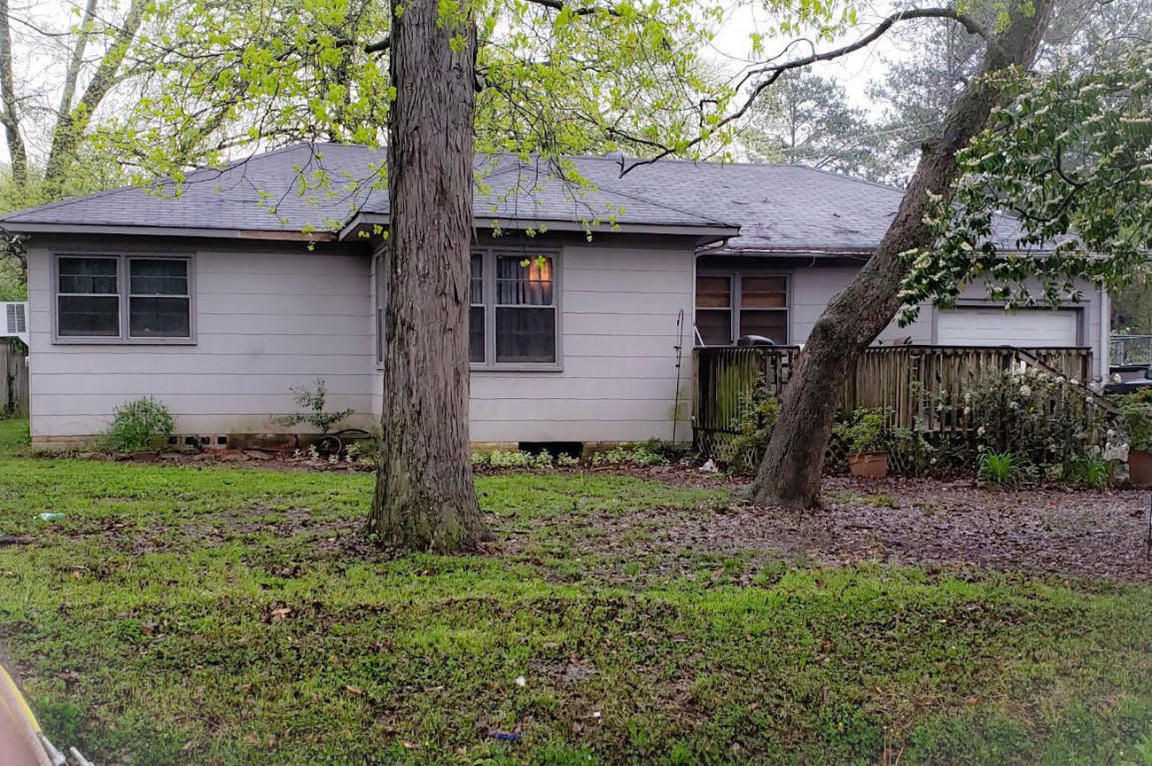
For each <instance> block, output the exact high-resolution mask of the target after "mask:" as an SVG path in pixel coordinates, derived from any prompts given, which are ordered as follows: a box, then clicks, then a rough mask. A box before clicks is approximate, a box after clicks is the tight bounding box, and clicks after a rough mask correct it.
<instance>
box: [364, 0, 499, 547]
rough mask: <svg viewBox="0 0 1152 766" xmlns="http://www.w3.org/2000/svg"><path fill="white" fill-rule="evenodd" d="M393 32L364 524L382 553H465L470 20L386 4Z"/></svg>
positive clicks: (476, 531)
mask: <svg viewBox="0 0 1152 766" xmlns="http://www.w3.org/2000/svg"><path fill="white" fill-rule="evenodd" d="M401 2H403V8H402V9H401V8H400V4H401ZM391 34H392V50H391V76H392V83H393V85H394V86H395V88H396V99H395V101H394V102H393V103H392V106H391V112H390V115H389V124H388V165H389V170H388V172H389V178H388V187H389V195H390V197H391V225H390V231H389V254H388V256H387V257H386V259H385V268H387V269H388V305H387V319H386V327H387V333H386V334H387V346H386V349H385V362H384V414H383V420H382V429H383V443H382V449H381V457H380V466H379V472H378V475H377V480H376V497H375V501H374V503H373V506H372V515H371V517H370V519H369V524H368V528H369V531H370V532H373V533H375V534H376V535H378V536H379V539H380V541H381V542H382V543H384V544H385V545H391V546H397V547H401V548H404V549H407V550H431V551H437V552H443V553H448V552H456V551H465V550H470V549H473V548H475V547H476V544H477V543H478V542H479V541H480V540H481V539H482V538H483V537H484V536H485V535H486V534H487V531H486V529H485V526H484V522H483V519H482V517H481V514H480V508H479V504H478V502H477V500H476V491H475V488H474V486H473V483H472V464H471V450H470V442H469V438H468V301H469V297H468V296H469V290H468V280H469V256H470V252H471V239H472V183H473V178H472V140H473V139H472V136H473V134H472V130H473V126H472V119H473V110H474V105H475V91H474V90H473V88H474V69H475V60H474V54H475V48H476V34H475V28H474V26H473V23H472V19H471V15H470V14H469V15H468V18H467V20H458V21H456V22H453V20H451V19H442V18H441V9H440V4H439V3H438V2H437V0H393V2H392V32H391ZM454 38H456V41H457V44H456V45H455V49H454V47H453V39H454ZM461 41H462V42H463V44H462V45H460V44H459V43H460V42H461Z"/></svg>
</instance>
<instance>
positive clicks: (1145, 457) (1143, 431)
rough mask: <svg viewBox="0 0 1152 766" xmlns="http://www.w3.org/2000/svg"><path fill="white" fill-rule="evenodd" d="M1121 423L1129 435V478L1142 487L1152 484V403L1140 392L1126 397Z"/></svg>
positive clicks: (1121, 413) (1121, 409)
mask: <svg viewBox="0 0 1152 766" xmlns="http://www.w3.org/2000/svg"><path fill="white" fill-rule="evenodd" d="M1120 425H1121V426H1122V427H1123V429H1124V432H1125V433H1126V434H1127V435H1128V480H1129V481H1131V482H1132V483H1133V484H1135V485H1137V486H1140V487H1148V486H1152V403H1149V402H1147V401H1144V400H1143V399H1142V398H1140V397H1139V395H1138V394H1133V395H1132V396H1128V397H1125V398H1124V401H1123V404H1121V406H1120Z"/></svg>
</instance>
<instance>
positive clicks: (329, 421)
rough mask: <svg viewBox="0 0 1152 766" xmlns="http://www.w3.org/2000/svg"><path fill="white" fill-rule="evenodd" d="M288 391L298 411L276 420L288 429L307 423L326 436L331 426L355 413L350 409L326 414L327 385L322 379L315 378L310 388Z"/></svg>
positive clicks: (294, 387) (300, 387)
mask: <svg viewBox="0 0 1152 766" xmlns="http://www.w3.org/2000/svg"><path fill="white" fill-rule="evenodd" d="M289 391H291V392H292V398H293V399H294V400H295V402H296V406H297V407H299V408H300V411H299V412H296V413H294V414H292V415H285V416H284V417H281V418H277V422H278V423H280V424H281V425H284V426H287V427H289V428H291V427H292V426H296V425H299V424H301V423H307V424H308V425H310V426H312V427H313V428H316V429H317V430H319V431H320V433H321V434H327V433H328V432H329V431H331V430H332V427H333V426H335V425H336V424H337V423H339V422H340V421H341V420H344V419H345V418H347V417H348V416H349V415H351V414H352V413H353V412H355V410H351V409H349V410H336V411H334V412H327V411H326V410H325V409H324V408H325V405H326V403H327V399H328V384H327V383H325V382H324V379H323V378H316V382H315V383H313V384H312V387H311V388H308V387H307V386H292V387H291V388H290V389H289Z"/></svg>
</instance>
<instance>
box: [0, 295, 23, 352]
mask: <svg viewBox="0 0 1152 766" xmlns="http://www.w3.org/2000/svg"><path fill="white" fill-rule="evenodd" d="M0 338H19V339H20V340H22V341H24V345H25V346H27V345H28V304H27V303H0Z"/></svg>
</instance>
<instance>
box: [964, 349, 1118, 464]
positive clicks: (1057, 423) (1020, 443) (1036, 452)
mask: <svg viewBox="0 0 1152 766" xmlns="http://www.w3.org/2000/svg"><path fill="white" fill-rule="evenodd" d="M958 414H959V415H961V416H962V418H963V419H966V420H967V422H968V424H969V427H970V428H971V429H972V433H973V435H974V437H975V439H974V440H975V447H976V451H977V453H978V454H979V453H983V452H996V453H1003V452H1011V453H1012V454H1013V455H1015V456H1016V458H1017V460H1018V461H1020V462H1022V463H1026V464H1028V465H1033V466H1036V467H1037V468H1038V469H1045V470H1046V469H1050V468H1058V467H1062V466H1064V465H1067V464H1069V463H1071V462H1073V461H1075V460H1077V459H1079V458H1082V457H1085V456H1088V455H1089V450H1090V448H1092V447H1104V446H1106V444H1107V441H1108V432H1109V425H1110V424H1109V415H1108V413H1107V412H1106V411H1105V410H1104V409H1103V408H1102V407H1100V406H1099V405H1098V404H1097V402H1096V401H1095V396H1094V395H1092V394H1088V393H1086V392H1084V391H1083V390H1082V389H1080V388H1078V387H1076V386H1074V385H1072V384H1071V383H1070V382H1069V381H1068V380H1067V379H1065V378H1063V377H1061V376H1059V375H1054V374H1052V373H1048V372H1044V371H1041V370H1035V369H1029V370H1027V371H1025V372H1020V371H1018V370H1002V371H997V372H994V373H988V374H986V375H984V376H982V377H981V379H980V380H979V381H978V382H977V384H976V385H974V386H973V387H972V388H970V389H969V390H968V391H967V392H966V393H965V394H964V397H963V409H962V410H961V411H960V412H959V413H958Z"/></svg>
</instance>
